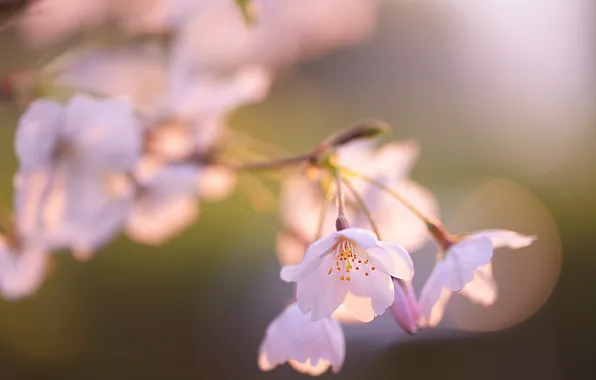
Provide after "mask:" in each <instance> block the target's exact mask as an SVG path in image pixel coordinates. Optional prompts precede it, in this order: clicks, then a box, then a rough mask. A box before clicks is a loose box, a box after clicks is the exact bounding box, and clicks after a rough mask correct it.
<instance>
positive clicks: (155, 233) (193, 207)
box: [126, 165, 198, 244]
mask: <svg viewBox="0 0 596 380" xmlns="http://www.w3.org/2000/svg"><path fill="white" fill-rule="evenodd" d="M197 172H198V169H197V168H196V167H194V166H192V165H177V166H168V167H166V168H164V169H162V170H160V171H158V172H157V173H155V174H154V175H153V176H152V177H151V178H150V179H149V180H147V181H146V182H145V183H143V185H142V190H141V191H140V193H139V194H138V195H137V197H136V199H135V201H134V204H133V207H132V208H131V211H130V214H129V216H128V221H127V227H126V229H127V232H128V233H129V234H130V235H131V236H132V237H133V238H135V239H136V240H138V241H141V242H144V243H148V244H161V243H163V242H164V241H165V240H167V239H169V238H171V237H172V236H174V235H176V234H178V233H180V232H182V230H184V229H185V228H186V227H188V226H189V225H190V224H191V223H192V222H193V221H194V220H196V218H197V216H198V206H197V195H196V187H195V182H196V177H197Z"/></svg>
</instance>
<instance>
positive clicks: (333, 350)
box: [258, 303, 346, 376]
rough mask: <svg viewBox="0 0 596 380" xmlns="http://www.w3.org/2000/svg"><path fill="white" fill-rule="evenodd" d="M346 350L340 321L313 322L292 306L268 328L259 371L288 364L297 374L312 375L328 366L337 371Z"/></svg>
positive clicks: (260, 356) (331, 319) (296, 307)
mask: <svg viewBox="0 0 596 380" xmlns="http://www.w3.org/2000/svg"><path fill="white" fill-rule="evenodd" d="M345 350H346V347H345V338H344V334H343V331H342V328H341V325H340V324H339V322H337V321H336V320H335V319H333V318H323V319H319V320H317V321H312V320H311V318H310V316H309V315H308V314H304V313H303V312H302V311H301V310H300V309H299V308H298V305H297V304H296V303H293V304H292V305H290V306H288V307H287V308H286V309H285V310H284V311H283V312H282V313H281V314H280V315H279V316H278V317H277V318H275V319H274V320H273V322H271V323H270V324H269V327H267V332H266V333H265V338H264V339H263V342H262V343H261V347H260V349H259V361H258V362H259V368H260V369H261V370H262V371H270V370H272V369H273V368H275V367H277V366H278V365H279V364H283V363H285V362H286V361H287V362H289V363H290V365H291V366H292V367H294V369H296V370H297V371H299V372H302V373H307V374H309V375H313V376H317V375H321V374H323V373H324V372H325V371H327V369H328V368H329V367H332V369H333V372H338V371H339V370H340V369H341V366H342V364H343V362H344V358H345Z"/></svg>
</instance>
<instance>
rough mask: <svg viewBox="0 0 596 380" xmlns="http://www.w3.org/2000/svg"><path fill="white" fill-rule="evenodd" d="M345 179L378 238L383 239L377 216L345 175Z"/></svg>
mask: <svg viewBox="0 0 596 380" xmlns="http://www.w3.org/2000/svg"><path fill="white" fill-rule="evenodd" d="M343 181H344V183H345V184H346V187H347V188H348V189H349V190H350V191H351V192H352V195H353V196H354V199H356V203H358V206H359V207H360V210H362V212H363V213H364V215H366V218H367V219H368V221H369V223H370V226H371V228H372V230H373V232H374V233H375V235H377V239H379V240H381V232H380V230H379V226H378V225H377V222H376V221H375V218H374V217H373V215H372V213H371V212H370V210H369V208H368V206H366V203H364V199H362V197H361V196H360V194H358V191H356V188H355V187H354V186H353V185H352V183H351V182H350V181H349V180H348V179H347V178H345V177H344V179H343Z"/></svg>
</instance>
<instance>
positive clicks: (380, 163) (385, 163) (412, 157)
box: [376, 141, 420, 179]
mask: <svg viewBox="0 0 596 380" xmlns="http://www.w3.org/2000/svg"><path fill="white" fill-rule="evenodd" d="M419 154H420V147H419V146H418V144H417V143H416V142H414V141H400V142H391V143H388V144H385V145H383V146H382V147H381V148H380V149H379V150H378V151H377V154H376V166H377V168H379V169H380V170H387V169H388V168H391V169H392V170H394V171H395V176H396V177H397V178H399V179H407V178H408V177H409V175H410V170H411V168H412V167H413V166H414V164H415V163H416V161H417V160H418V156H419Z"/></svg>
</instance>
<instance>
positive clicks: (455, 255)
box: [420, 230, 535, 327]
mask: <svg viewBox="0 0 596 380" xmlns="http://www.w3.org/2000/svg"><path fill="white" fill-rule="evenodd" d="M534 239H535V238H534V237H531V236H524V235H520V234H518V233H516V232H513V231H506V230H486V231H479V232H475V233H473V234H471V235H465V236H464V237H463V238H461V240H460V241H458V242H456V243H455V244H453V245H452V246H451V247H449V248H448V249H447V251H446V252H445V253H444V258H442V259H440V260H439V261H438V262H437V264H436V265H435V268H434V269H433V271H432V273H431V274H430V276H429V277H428V279H427V280H426V283H425V284H424V287H423V288H422V292H421V294H420V312H421V321H420V324H421V325H422V326H423V327H424V326H430V327H435V326H436V325H437V324H438V323H439V322H440V321H441V319H442V318H443V314H444V313H445V307H446V305H447V302H448V301H449V299H450V298H451V294H452V293H454V292H460V291H461V294H462V295H464V296H466V297H467V298H468V299H470V300H471V301H472V302H475V303H480V304H482V305H484V306H490V305H492V303H493V302H494V300H495V298H496V294H497V288H496V284H495V282H494V279H493V277H492V268H491V260H492V257H493V250H494V249H496V248H501V247H509V248H513V249H518V248H523V247H526V246H528V245H530V244H532V242H533V241H534Z"/></svg>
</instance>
